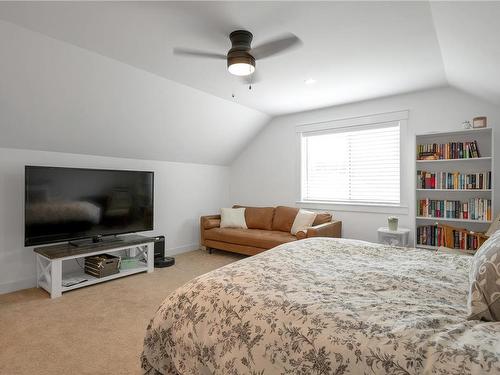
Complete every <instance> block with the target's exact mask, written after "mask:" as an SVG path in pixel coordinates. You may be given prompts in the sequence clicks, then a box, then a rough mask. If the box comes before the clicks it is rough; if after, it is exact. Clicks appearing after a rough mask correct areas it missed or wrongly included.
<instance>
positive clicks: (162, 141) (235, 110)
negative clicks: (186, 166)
mask: <svg viewBox="0 0 500 375" xmlns="http://www.w3.org/2000/svg"><path fill="white" fill-rule="evenodd" d="M0 51H2V56H1V58H0V135H1V136H0V147H10V148H21V149H32V150H44V151H58V152H74V153H79V154H88V155H102V156H113V157H126V158H136V159H146V160H166V161H178V162H189V163H206V164H217V165H227V164H228V163H229V162H230V161H231V160H233V159H234V157H235V156H236V155H237V154H238V153H239V152H240V150H241V148H242V147H244V145H246V144H247V142H248V141H249V140H250V139H251V138H252V137H254V136H255V134H256V133H257V132H258V131H259V129H260V128H261V127H262V126H264V124H265V123H267V122H268V121H269V117H268V116H266V115H264V114H262V113H260V112H258V111H255V110H253V109H250V108H247V107H243V106H241V105H239V104H237V103H236V102H234V101H231V100H230V99H231V92H230V91H228V93H227V98H228V100H224V99H221V98H218V97H215V96H213V95H210V94H207V93H205V92H202V91H199V90H196V89H193V88H191V87H187V86H185V85H182V84H179V83H177V82H173V81H170V80H168V79H165V78H163V77H160V76H157V75H154V74H151V73H149V72H146V71H144V70H141V69H138V68H135V67H132V66H130V65H127V64H124V63H122V62H119V61H116V60H113V59H110V58H108V57H105V56H102V55H99V54H97V53H95V52H91V51H88V50H85V49H83V48H80V47H77V46H74V45H71V44H69V43H65V42H61V41H58V40H56V39H53V38H50V37H48V36H45V35H42V34H39V33H37V32H33V31H30V30H27V29H24V28H22V27H19V26H16V25H13V24H11V23H8V22H4V21H0Z"/></svg>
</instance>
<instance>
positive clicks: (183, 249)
mask: <svg viewBox="0 0 500 375" xmlns="http://www.w3.org/2000/svg"><path fill="white" fill-rule="evenodd" d="M199 248H200V244H199V243H193V244H189V245H182V246H177V247H170V248H167V249H165V255H166V256H173V255H178V254H182V253H187V252H188V251H193V250H198V249H199Z"/></svg>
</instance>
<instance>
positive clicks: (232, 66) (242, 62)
mask: <svg viewBox="0 0 500 375" xmlns="http://www.w3.org/2000/svg"><path fill="white" fill-rule="evenodd" d="M227 70H229V73H231V74H234V75H235V76H247V75H250V74H252V73H253V72H255V59H254V58H253V56H251V55H250V54H248V53H243V54H242V55H237V56H234V55H233V56H229V57H228V59H227Z"/></svg>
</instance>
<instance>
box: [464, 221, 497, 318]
mask: <svg viewBox="0 0 500 375" xmlns="http://www.w3.org/2000/svg"><path fill="white" fill-rule="evenodd" d="M469 283H470V284H469V287H470V289H469V297H468V300H467V305H468V307H469V316H468V318H469V320H476V319H477V320H486V321H500V230H498V231H496V232H495V233H494V234H493V235H492V236H491V237H490V238H488V239H487V240H486V242H485V243H483V244H482V245H481V247H480V248H479V250H478V251H477V252H476V254H474V259H473V261H472V267H471V270H470V274H469Z"/></svg>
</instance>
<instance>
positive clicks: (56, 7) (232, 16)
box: [0, 1, 446, 115]
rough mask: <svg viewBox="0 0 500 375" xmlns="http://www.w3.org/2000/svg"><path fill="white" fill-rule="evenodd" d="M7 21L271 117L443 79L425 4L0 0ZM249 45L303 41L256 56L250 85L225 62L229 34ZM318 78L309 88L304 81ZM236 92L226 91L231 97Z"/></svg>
mask: <svg viewBox="0 0 500 375" xmlns="http://www.w3.org/2000/svg"><path fill="white" fill-rule="evenodd" d="M0 10H1V14H2V16H1V17H3V18H4V19H6V20H8V21H11V22H16V23H18V24H20V25H22V26H24V27H27V28H30V29H32V30H36V31H39V32H41V33H44V34H47V35H50V36H52V37H54V38H57V39H61V40H65V41H67V42H69V43H72V44H76V45H78V46H80V47H83V48H86V49H89V50H92V51H96V52H98V53H100V54H102V55H105V56H109V57H112V58H114V59H116V60H119V61H123V62H125V63H127V64H130V65H133V66H136V67H139V68H141V69H144V70H147V71H149V72H152V73H155V74H158V75H160V76H163V77H166V78H168V79H171V80H174V81H177V82H181V83H184V84H186V85H189V86H191V87H195V88H197V89H200V90H203V91H205V92H208V93H210V94H213V95H216V96H219V97H220V98H224V99H226V100H232V101H233V100H234V101H236V102H237V103H241V104H243V105H245V106H248V107H250V108H254V109H257V110H259V111H262V112H265V113H268V114H271V115H277V114H284V113H290V112H298V111H304V110H308V109H313V108H319V107H325V106H330V105H336V104H341V103H346V102H354V101H359V100H364V99H370V98H374V97H380V96H385V95H393V94H398V93H403V92H408V91H414V90H420V89H425V88H429V87H435V86H442V85H445V84H446V78H445V74H444V70H443V65H442V60H441V54H440V51H439V45H438V42H437V39H436V34H435V31H434V27H433V24H432V15H431V12H430V7H429V4H428V3H426V2H225V1H222V2H199V3H197V2H189V1H188V2H152V3H151V2H118V3H117V2H97V3H96V2H81V3H78V2H77V3H75V2H71V3H64V2H63V3H60V2H56V3H45V2H43V3H30V4H24V3H22V4H19V3H17V4H6V5H4V4H0ZM238 28H245V29H248V30H250V31H251V32H252V33H253V34H254V45H258V44H259V43H262V42H264V41H266V40H267V39H269V38H273V37H275V36H277V35H280V34H281V33H284V32H292V33H294V34H296V35H297V36H299V37H300V38H301V39H302V41H303V43H304V44H303V47H302V48H300V49H297V50H294V51H292V52H290V53H288V54H283V55H280V56H277V57H273V58H269V59H266V60H262V61H258V62H257V70H258V73H259V75H260V77H261V82H259V83H256V84H255V85H253V88H252V90H251V91H250V90H248V88H247V86H246V85H244V84H242V83H241V82H240V80H239V79H237V78H236V77H234V76H231V75H230V74H229V73H228V72H227V69H226V64H225V62H224V61H218V60H213V61H212V60H208V61H205V60H200V59H194V58H186V57H179V56H174V55H173V54H172V49H173V48H174V47H176V46H177V47H188V48H194V49H203V50H208V51H214V52H220V53H223V54H224V53H226V52H227V51H228V49H229V48H230V43H229V38H228V35H229V33H230V32H231V31H233V30H235V29H238ZM308 78H314V79H316V80H317V83H316V84H314V85H312V86H308V85H306V84H305V83H304V81H305V80H306V79H308ZM233 93H234V94H235V96H236V98H235V99H233V98H232V94H233Z"/></svg>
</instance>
